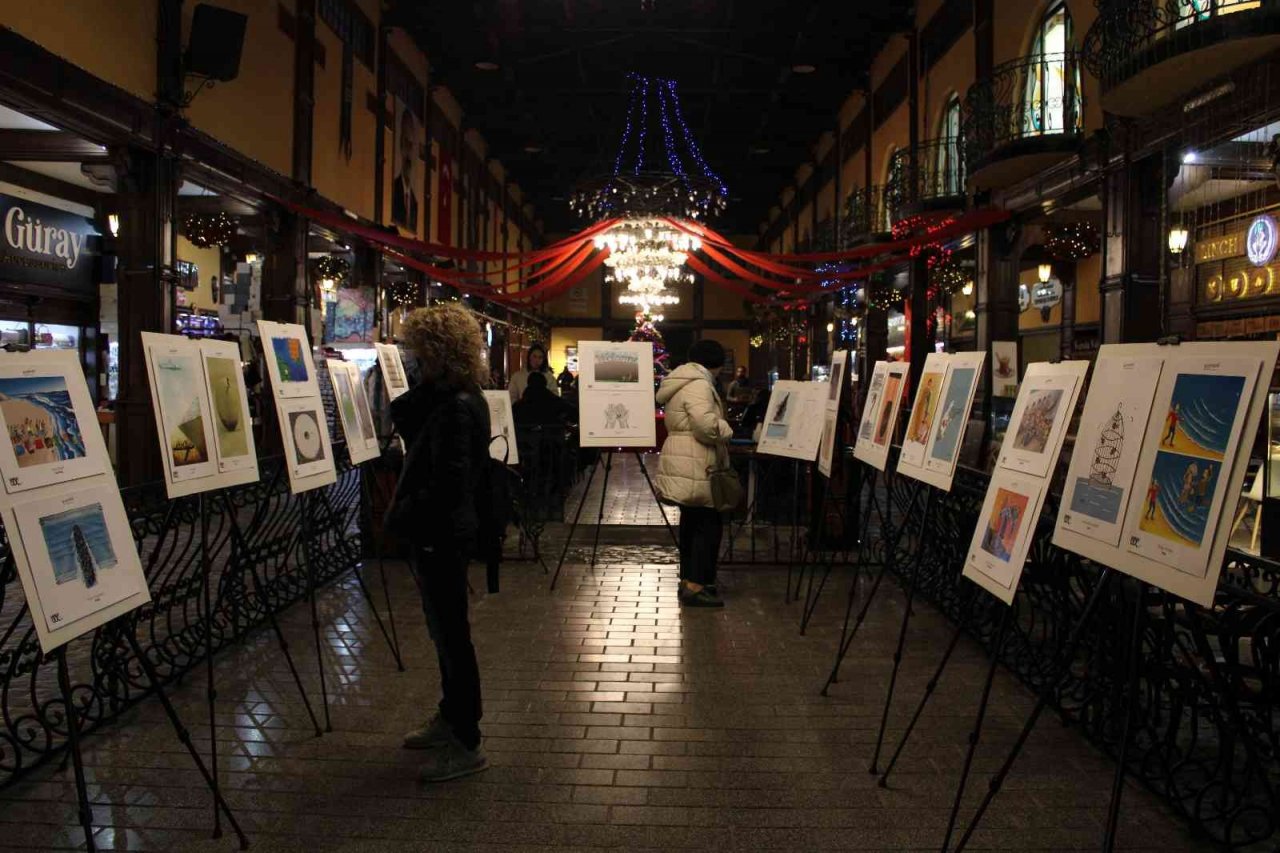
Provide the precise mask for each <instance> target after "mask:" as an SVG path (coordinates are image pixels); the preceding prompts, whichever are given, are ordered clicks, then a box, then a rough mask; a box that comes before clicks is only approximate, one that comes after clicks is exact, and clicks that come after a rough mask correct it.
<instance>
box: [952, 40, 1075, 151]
mask: <svg viewBox="0 0 1280 853" xmlns="http://www.w3.org/2000/svg"><path fill="white" fill-rule="evenodd" d="M1083 109H1084V99H1083V97H1082V95H1081V91H1080V56H1079V54H1078V53H1077V52H1076V51H1068V52H1066V53H1046V54H1035V55H1031V56H1024V57H1022V58H1021V59H1017V60H1015V61H1013V62H1006V63H1003V64H1001V65H998V66H996V68H995V70H994V71H992V73H991V77H990V79H988V80H979V81H978V82H976V83H974V84H973V85H972V86H970V87H969V91H968V92H967V93H966V94H965V98H964V105H963V108H962V111H961V119H960V135H961V138H962V139H963V142H964V159H965V162H967V163H969V164H973V165H974V168H976V164H980V163H982V162H983V161H984V160H986V159H987V158H988V157H990V156H991V155H992V154H993V153H995V152H996V151H998V150H999V149H1001V148H1003V147H1004V146H1006V145H1009V144H1010V143H1013V142H1017V141H1019V140H1023V139H1039V138H1045V137H1064V136H1071V137H1078V136H1079V135H1080V133H1081V131H1082V130H1083V115H1084V113H1083Z"/></svg>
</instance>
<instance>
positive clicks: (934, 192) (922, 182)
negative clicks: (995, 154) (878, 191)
mask: <svg viewBox="0 0 1280 853" xmlns="http://www.w3.org/2000/svg"><path fill="white" fill-rule="evenodd" d="M911 152H912V149H910V148H903V149H901V150H899V151H895V152H894V154H893V157H892V158H890V161H889V179H888V181H887V182H886V183H885V188H884V205H885V208H886V209H887V210H888V212H889V215H890V217H891V218H892V220H893V221H895V222H896V221H898V220H900V219H901V218H902V215H903V212H904V209H905V208H906V207H907V206H908V205H922V206H929V205H931V204H935V203H939V202H943V201H947V202H953V203H955V204H962V203H963V198H964V194H965V178H966V175H965V165H964V157H963V156H962V155H963V151H962V149H961V137H959V136H943V137H938V138H937V139H930V140H928V141H927V142H921V143H920V144H919V145H917V146H916V147H915V172H914V175H913V173H912V168H911V157H912V154H911Z"/></svg>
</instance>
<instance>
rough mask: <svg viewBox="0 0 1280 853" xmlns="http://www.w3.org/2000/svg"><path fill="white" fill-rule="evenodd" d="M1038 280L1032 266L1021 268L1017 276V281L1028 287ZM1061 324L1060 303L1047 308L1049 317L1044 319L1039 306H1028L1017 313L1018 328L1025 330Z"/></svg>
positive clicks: (1034, 284) (1036, 272)
mask: <svg viewBox="0 0 1280 853" xmlns="http://www.w3.org/2000/svg"><path fill="white" fill-rule="evenodd" d="M1039 282H1040V277H1039V274H1038V271H1037V270H1036V269H1035V268H1034V267H1033V268H1031V269H1029V270H1023V271H1022V273H1021V275H1019V276H1018V283H1019V284H1025V285H1026V286H1027V287H1029V288H1034V287H1035V286H1036V285H1037V284H1038V283H1039ZM1061 325H1062V303H1061V302H1059V303H1058V304H1057V305H1055V306H1053V307H1052V308H1050V309H1049V319H1048V320H1044V319H1042V318H1041V317H1040V309H1039V308H1028V309H1027V310H1026V311H1023V312H1022V313H1021V314H1019V315H1018V330H1019V331H1026V330H1028V329H1043V328H1045V327H1046V326H1061Z"/></svg>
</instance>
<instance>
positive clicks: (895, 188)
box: [880, 146, 910, 231]
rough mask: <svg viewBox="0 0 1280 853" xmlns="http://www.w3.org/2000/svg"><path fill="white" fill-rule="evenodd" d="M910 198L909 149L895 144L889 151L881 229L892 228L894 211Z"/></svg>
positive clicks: (887, 229)
mask: <svg viewBox="0 0 1280 853" xmlns="http://www.w3.org/2000/svg"><path fill="white" fill-rule="evenodd" d="M909 200H910V196H909V193H908V187H907V151H906V149H903V148H898V147H897V146H894V148H892V149H891V151H890V153H889V165H888V168H887V169H886V170H885V178H884V205H883V208H884V209H883V212H882V214H881V216H882V217H883V221H882V222H880V230H881V231H890V230H892V225H893V221H892V219H893V211H894V210H896V209H897V208H899V207H901V206H902V205H904V204H906V203H907V202H908V201H909Z"/></svg>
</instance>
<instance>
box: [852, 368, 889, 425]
mask: <svg viewBox="0 0 1280 853" xmlns="http://www.w3.org/2000/svg"><path fill="white" fill-rule="evenodd" d="M884 377H885V374H884V371H883V370H877V371H876V372H875V374H874V375H873V376H872V377H871V387H870V389H869V390H868V391H867V402H866V409H865V410H863V413H862V423H861V424H860V425H859V427H858V441H870V440H871V431H872V430H873V429H874V428H875V423H876V413H877V412H879V411H880V394H881V393H882V392H883V390H884Z"/></svg>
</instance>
